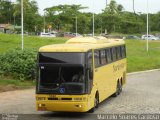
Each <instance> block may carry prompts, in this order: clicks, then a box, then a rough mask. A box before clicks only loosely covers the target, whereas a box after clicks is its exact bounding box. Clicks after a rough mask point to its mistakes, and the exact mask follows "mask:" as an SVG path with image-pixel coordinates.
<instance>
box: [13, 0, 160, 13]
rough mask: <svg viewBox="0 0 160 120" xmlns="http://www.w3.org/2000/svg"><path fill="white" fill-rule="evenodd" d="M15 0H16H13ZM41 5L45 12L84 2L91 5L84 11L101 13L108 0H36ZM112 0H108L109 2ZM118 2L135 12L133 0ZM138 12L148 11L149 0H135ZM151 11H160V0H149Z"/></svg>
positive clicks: (40, 8) (40, 7)
mask: <svg viewBox="0 0 160 120" xmlns="http://www.w3.org/2000/svg"><path fill="white" fill-rule="evenodd" d="M12 1H13V2H14V1H16V0H12ZM36 1H37V2H38V6H39V13H40V14H43V10H44V9H45V8H47V7H52V6H56V5H59V4H62V5H63V4H70V5H71V4H82V6H87V7H89V8H88V9H85V10H83V11H82V12H95V13H100V12H101V11H102V10H103V9H104V8H105V6H106V0H36ZM110 1H111V0H107V3H108V4H109V3H110ZM115 1H116V2H117V3H118V4H121V5H123V7H124V9H125V11H131V12H133V0H115ZM135 11H136V13H147V0H135ZM148 11H149V13H156V12H158V11H160V0H148Z"/></svg>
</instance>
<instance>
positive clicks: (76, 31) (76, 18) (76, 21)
mask: <svg viewBox="0 0 160 120" xmlns="http://www.w3.org/2000/svg"><path fill="white" fill-rule="evenodd" d="M76 37H77V16H76Z"/></svg>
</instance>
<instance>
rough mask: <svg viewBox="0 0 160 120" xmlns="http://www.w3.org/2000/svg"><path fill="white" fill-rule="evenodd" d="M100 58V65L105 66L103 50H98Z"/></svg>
mask: <svg viewBox="0 0 160 120" xmlns="http://www.w3.org/2000/svg"><path fill="white" fill-rule="evenodd" d="M100 58H101V64H102V65H104V64H106V52H105V50H100Z"/></svg>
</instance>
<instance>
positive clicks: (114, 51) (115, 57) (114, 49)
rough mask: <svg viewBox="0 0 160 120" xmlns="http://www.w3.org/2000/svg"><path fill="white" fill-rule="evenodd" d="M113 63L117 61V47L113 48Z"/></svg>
mask: <svg viewBox="0 0 160 120" xmlns="http://www.w3.org/2000/svg"><path fill="white" fill-rule="evenodd" d="M112 55H113V61H116V60H117V54H116V47H113V48H112Z"/></svg>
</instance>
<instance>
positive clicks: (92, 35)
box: [92, 0, 94, 37]
mask: <svg viewBox="0 0 160 120" xmlns="http://www.w3.org/2000/svg"><path fill="white" fill-rule="evenodd" d="M92 34H93V35H92V36H93V37H94V0H93V33H92Z"/></svg>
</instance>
